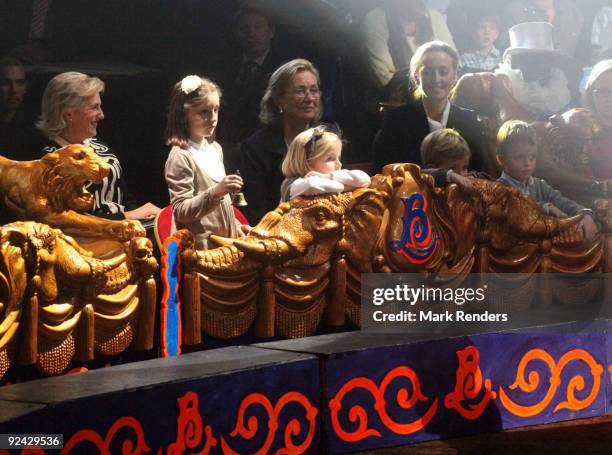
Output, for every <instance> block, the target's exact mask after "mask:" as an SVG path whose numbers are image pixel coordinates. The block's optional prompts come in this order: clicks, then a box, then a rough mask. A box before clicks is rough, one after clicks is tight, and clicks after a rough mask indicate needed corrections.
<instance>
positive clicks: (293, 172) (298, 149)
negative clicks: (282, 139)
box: [281, 126, 342, 178]
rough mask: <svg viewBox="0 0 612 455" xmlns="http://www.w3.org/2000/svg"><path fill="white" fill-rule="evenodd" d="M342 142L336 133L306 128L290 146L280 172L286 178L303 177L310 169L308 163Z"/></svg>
mask: <svg viewBox="0 0 612 455" xmlns="http://www.w3.org/2000/svg"><path fill="white" fill-rule="evenodd" d="M338 141H339V142H342V136H341V135H340V133H338V132H334V131H330V130H329V129H327V128H326V127H325V126H317V127H315V128H308V129H307V130H305V131H302V132H301V133H300V134H298V135H297V136H296V137H295V139H293V141H291V144H289V150H288V152H287V155H286V156H285V159H284V160H283V165H282V167H281V170H282V172H283V175H284V176H285V177H287V178H291V177H304V176H305V175H306V174H308V173H309V172H310V171H312V168H311V167H310V164H309V162H310V161H312V160H313V159H315V158H317V157H319V156H321V155H322V154H323V153H325V152H326V151H327V150H328V149H329V148H330V147H331V146H332V145H333V144H334V143H336V142H338Z"/></svg>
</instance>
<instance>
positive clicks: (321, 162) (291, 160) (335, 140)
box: [281, 125, 370, 202]
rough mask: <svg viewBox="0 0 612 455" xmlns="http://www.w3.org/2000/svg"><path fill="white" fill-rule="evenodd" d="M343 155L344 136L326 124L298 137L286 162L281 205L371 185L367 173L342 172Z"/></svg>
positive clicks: (356, 171)
mask: <svg viewBox="0 0 612 455" xmlns="http://www.w3.org/2000/svg"><path fill="white" fill-rule="evenodd" d="M341 153H342V140H341V137H340V134H339V133H336V132H333V131H331V130H330V129H328V128H327V127H325V126H323V125H321V126H317V127H316V128H309V129H307V130H306V131H302V132H301V133H300V134H298V135H297V136H296V137H295V139H293V141H292V142H291V144H290V145H289V151H288V152H287V156H285V159H284V160H283V165H282V171H283V175H284V176H285V180H284V181H283V183H282V185H281V202H285V201H288V200H290V199H293V198H295V197H298V196H310V195H314V194H323V193H341V192H343V191H350V190H352V189H354V188H362V187H365V186H368V185H369V184H370V177H369V176H368V174H366V173H365V172H363V171H360V170H346V169H342V163H340V155H341Z"/></svg>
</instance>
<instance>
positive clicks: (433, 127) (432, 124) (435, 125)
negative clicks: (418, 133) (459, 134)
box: [427, 101, 451, 133]
mask: <svg viewBox="0 0 612 455" xmlns="http://www.w3.org/2000/svg"><path fill="white" fill-rule="evenodd" d="M450 108H451V104H450V101H447V102H446V107H445V108H444V112H442V118H441V119H440V121H439V122H438V121H437V120H434V119H432V118H429V117H427V123H429V132H430V133H433V132H434V131H437V130H441V129H444V128H446V124H447V123H448V115H449V114H450Z"/></svg>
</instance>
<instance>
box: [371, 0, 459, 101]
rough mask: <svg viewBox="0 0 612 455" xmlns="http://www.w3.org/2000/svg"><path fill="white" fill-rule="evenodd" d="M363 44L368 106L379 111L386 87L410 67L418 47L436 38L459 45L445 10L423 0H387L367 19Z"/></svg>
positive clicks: (451, 44) (450, 44) (453, 45)
mask: <svg viewBox="0 0 612 455" xmlns="http://www.w3.org/2000/svg"><path fill="white" fill-rule="evenodd" d="M360 39H362V40H363V43H362V46H363V48H364V53H365V63H366V65H367V68H366V69H367V71H368V73H369V80H370V87H369V89H368V92H367V95H368V96H369V97H370V99H369V100H368V103H367V104H368V106H367V108H369V109H370V110H371V111H372V112H377V111H378V102H379V101H380V98H381V95H382V91H383V89H384V87H386V85H387V84H388V83H389V81H390V80H391V78H392V77H393V75H394V74H395V72H396V71H398V70H402V69H406V68H408V67H409V65H410V59H411V58H412V56H413V55H414V52H415V51H416V49H417V48H418V47H419V46H420V45H422V44H423V43H426V42H428V41H432V40H439V41H443V42H445V43H447V44H448V45H449V46H451V47H453V48H454V47H455V44H454V42H453V37H452V35H451V33H450V31H449V30H448V27H447V25H446V19H445V17H444V15H443V14H442V13H440V12H439V11H437V10H435V9H430V8H427V6H426V5H425V3H424V2H423V1H422V0H386V1H385V2H384V3H383V6H381V7H378V8H374V9H373V10H372V11H370V12H369V13H368V14H367V15H366V16H365V18H364V20H363V28H362V36H361V37H360Z"/></svg>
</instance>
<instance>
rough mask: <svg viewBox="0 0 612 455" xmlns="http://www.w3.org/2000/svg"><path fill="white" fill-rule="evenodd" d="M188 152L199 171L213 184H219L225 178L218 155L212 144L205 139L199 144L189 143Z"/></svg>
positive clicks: (223, 168)
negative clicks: (212, 181)
mask: <svg viewBox="0 0 612 455" xmlns="http://www.w3.org/2000/svg"><path fill="white" fill-rule="evenodd" d="M189 152H190V153H191V156H192V157H193V160H194V161H195V162H196V164H197V165H198V167H199V168H200V170H201V171H202V172H204V173H206V174H207V175H208V176H209V177H210V178H211V179H213V180H214V181H215V182H220V181H221V180H223V177H225V166H223V161H221V158H220V157H219V153H218V152H217V150H216V149H215V147H214V146H213V144H212V143H210V142H208V141H207V140H206V139H204V140H203V141H202V143H201V144H197V143H196V142H193V141H189Z"/></svg>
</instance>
